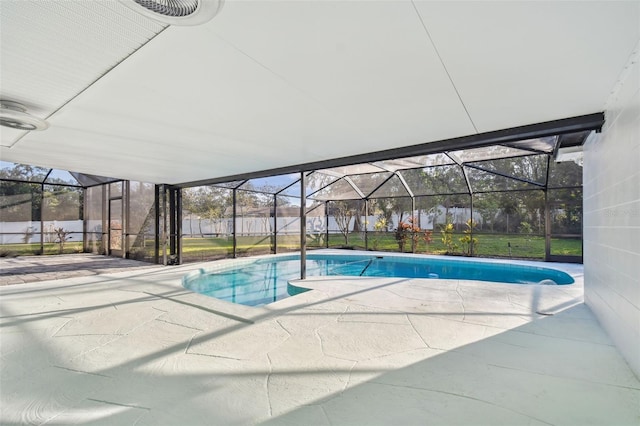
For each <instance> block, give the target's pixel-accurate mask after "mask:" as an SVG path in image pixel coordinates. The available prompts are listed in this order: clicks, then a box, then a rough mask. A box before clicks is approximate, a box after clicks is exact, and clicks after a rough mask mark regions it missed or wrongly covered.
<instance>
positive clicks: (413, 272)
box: [183, 254, 574, 306]
mask: <svg viewBox="0 0 640 426" xmlns="http://www.w3.org/2000/svg"><path fill="white" fill-rule="evenodd" d="M331 275H346V276H364V277H399V278H442V279H462V280H480V281H492V282H501V283H513V284H558V285H562V284H572V283H573V282H574V281H573V278H571V276H570V275H568V274H566V273H564V272H562V271H558V270H555V269H550V268H542V267H537V266H528V265H518V264H508V263H495V262H483V261H479V260H467V259H451V260H449V259H439V258H430V257H425V258H419V257H402V256H371V255H364V254H363V255H331V254H309V255H307V277H312V276H331ZM299 278H300V256H299V255H290V256H278V257H272V258H261V259H256V260H254V261H247V262H243V263H242V264H241V265H234V266H229V267H228V268H226V269H218V270H216V271H215V272H213V271H212V272H208V271H205V270H202V269H201V270H200V271H199V272H197V273H191V274H189V275H187V276H186V277H185V278H184V279H183V285H184V287H185V288H187V289H189V290H191V291H194V292H197V293H201V294H204V295H207V296H211V297H216V298H218V299H222V300H227V301H229V302H234V303H240V304H243V305H249V306H258V305H264V304H267V303H271V302H275V301H277V300H280V299H284V298H286V297H289V296H292V295H295V294H298V293H301V292H304V291H306V289H304V288H300V287H296V286H292V285H290V284H289V281H291V280H296V279H299Z"/></svg>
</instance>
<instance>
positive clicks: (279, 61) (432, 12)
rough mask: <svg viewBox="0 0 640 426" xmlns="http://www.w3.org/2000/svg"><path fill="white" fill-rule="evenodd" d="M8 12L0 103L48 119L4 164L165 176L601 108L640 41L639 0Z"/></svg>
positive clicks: (22, 6) (271, 163)
mask: <svg viewBox="0 0 640 426" xmlns="http://www.w3.org/2000/svg"><path fill="white" fill-rule="evenodd" d="M36 6H37V7H36ZM0 7H1V28H2V29H1V36H2V38H1V40H2V42H1V43H2V44H1V59H2V61H1V63H0V65H1V74H0V95H1V98H2V99H12V100H19V101H22V102H24V103H25V104H26V105H28V106H29V107H31V111H32V112H33V113H34V114H35V115H39V116H42V117H47V116H49V115H50V116H49V118H48V121H49V122H50V128H49V129H48V130H46V131H43V132H28V133H26V134H24V132H17V131H14V130H11V129H7V128H4V127H3V128H2V143H1V146H0V157H1V159H2V160H4V161H13V162H22V163H29V164H33V165H41V166H45V167H55V168H59V169H66V170H71V171H77V172H84V173H91V174H95V175H102V176H113V177H120V178H127V179H132V180H141V181H146V182H153V183H181V182H188V181H196V180H203V179H208V178H216V177H221V176H228V175H235V174H239V173H247V172H254V171H260V170H265V169H271V168H276V167H284V166H289V165H294V164H300V163H306V162H313V161H320V160H326V159H331V158H336V157H343V156H348V155H354V154H362V153H366V152H371V151H377V150H383V149H390V148H396V147H402V146H407V145H413V144H418V143H424V142H431V141H437V140H442V139H448V138H453V137H458V136H466V135H471V134H474V133H482V132H487V131H493V130H499V129H504V128H510V127H515V126H521V125H526V124H533V123H538V122H543V121H549V120H555V119H560V118H565V117H572V116H578V115H583V114H590V113H594V112H599V111H602V110H603V109H604V105H605V102H606V100H607V98H608V95H609V93H610V91H611V89H612V88H613V87H614V85H615V83H616V81H617V79H618V76H619V75H620V73H621V72H622V70H623V68H624V66H625V64H626V63H627V61H628V59H629V57H630V55H631V53H632V51H633V49H634V47H635V46H636V44H637V43H638V41H639V40H640V1H627V2H609V1H604V2H591V1H587V2H538V1H535V2H488V1H483V2H431V1H428V2H421V1H414V2H411V1H400V0H398V1H387V2H385V1H264V0H261V1H233V0H227V2H226V4H225V6H224V7H223V9H222V11H221V13H220V14H219V15H218V16H217V17H215V18H214V19H213V20H212V21H210V22H209V23H207V24H205V25H202V26H198V27H173V26H171V27H167V28H166V29H165V28H164V26H163V25H160V24H158V23H155V22H154V21H151V20H149V19H147V18H144V17H142V16H139V15H137V14H135V13H134V12H132V11H130V10H129V9H128V8H126V7H123V6H122V4H120V3H118V2H117V1H115V0H96V1H91V2H86V1H80V0H78V1H62V0H60V1H49V2H38V1H36V2H30V1H26V0H2V3H1V6H0ZM145 43H146V44H145ZM141 46H142V47H141ZM136 49H138V50H136ZM132 52H133V53H132ZM120 61H122V62H120ZM103 74H104V75H103Z"/></svg>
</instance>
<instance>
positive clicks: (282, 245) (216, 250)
mask: <svg viewBox="0 0 640 426" xmlns="http://www.w3.org/2000/svg"><path fill="white" fill-rule="evenodd" d="M462 237H463V234H454V235H453V242H454V243H455V244H456V245H457V246H458V247H457V248H456V249H455V250H454V253H458V254H462V252H463V244H461V243H460V241H459V239H460V238H462ZM474 237H475V238H477V240H478V242H477V245H476V247H475V249H474V255H476V256H486V257H492V256H499V257H514V258H530V259H544V244H545V242H544V238H543V237H541V236H527V235H495V234H474ZM368 241H369V244H368V247H369V249H371V250H381V251H394V252H397V251H399V247H398V243H397V242H396V240H395V238H394V234H393V233H385V234H376V233H370V234H369V235H368ZM154 244H155V243H154V242H153V240H150V241H148V242H147V247H146V248H145V249H144V251H145V252H146V254H147V255H151V254H152V253H151V252H152V251H153V247H154ZM325 244H326V243H325V241H324V235H322V236H321V237H320V238H318V237H315V236H310V237H309V238H308V240H307V247H308V248H322V247H325ZM509 246H510V247H509ZM329 247H333V248H338V247H348V248H354V249H362V250H364V248H365V240H364V234H363V233H354V234H350V235H349V239H348V242H347V243H345V239H344V236H343V235H342V234H331V235H330V236H329ZM299 248H300V241H299V237H298V236H296V235H291V236H279V237H278V251H279V252H286V251H294V250H298V249H299ZM136 250H138V251H140V250H142V249H141V248H136ZM237 250H238V254H239V255H240V256H248V255H252V254H267V253H270V252H271V238H270V237H268V236H267V237H264V236H261V237H244V236H241V237H238V239H237ZM81 251H82V243H81V242H79V241H74V242H68V243H66V244H65V247H64V253H79V252H81ZM232 251H233V240H232V239H231V237H218V238H214V237H212V238H183V239H182V254H183V259H184V260H187V261H194V260H207V259H214V258H223V257H228V256H231V254H232ZM39 252H40V244H39V243H36V244H5V245H2V246H0V255H4V256H25V255H34V254H39ZM405 252H411V244H410V241H409V242H408V243H407V245H406V246H405ZM58 253H59V245H58V244H56V243H45V245H44V254H58ZM416 253H431V254H446V253H447V247H446V246H445V245H444V244H443V243H442V241H441V236H440V234H434V235H433V236H432V242H431V243H430V244H425V242H424V241H419V242H418V245H417V248H416ZM551 253H552V254H556V255H573V256H580V255H582V241H581V240H580V239H559V238H552V240H551Z"/></svg>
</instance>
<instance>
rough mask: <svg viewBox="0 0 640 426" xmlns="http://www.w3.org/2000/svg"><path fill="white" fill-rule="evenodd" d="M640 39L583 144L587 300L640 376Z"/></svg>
mask: <svg viewBox="0 0 640 426" xmlns="http://www.w3.org/2000/svg"><path fill="white" fill-rule="evenodd" d="M639 52H640V43H639V44H638V45H637V46H636V49H635V51H634V52H633V53H632V55H631V58H630V61H629V63H628V65H627V67H626V68H625V70H624V71H623V72H622V74H621V77H620V79H619V81H618V82H617V84H616V85H615V86H614V88H613V91H612V94H611V95H610V98H609V100H608V102H607V104H606V106H605V118H606V124H605V126H604V128H603V131H602V133H601V134H599V135H595V136H594V137H591V138H590V139H589V140H588V141H587V143H586V144H585V147H584V158H585V160H584V273H585V279H584V283H585V302H586V304H587V305H588V306H589V307H590V308H591V310H592V311H593V312H594V313H595V315H596V316H597V318H598V320H599V321H600V323H601V324H602V326H603V327H604V328H605V330H606V331H607V333H608V334H609V336H610V337H611V338H612V339H613V341H614V343H615V344H616V346H617V347H618V348H619V350H620V352H621V353H622V355H623V356H624V357H625V358H626V360H627V362H628V363H629V365H630V366H631V368H632V369H633V370H634V372H635V373H636V375H638V376H639V377H640V63H639V59H640V53H639Z"/></svg>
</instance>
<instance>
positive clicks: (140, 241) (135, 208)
mask: <svg viewBox="0 0 640 426" xmlns="http://www.w3.org/2000/svg"><path fill="white" fill-rule="evenodd" d="M155 201H156V199H155V185H153V184H150V183H142V182H129V220H128V222H127V224H128V230H127V239H128V241H127V248H128V250H129V258H131V259H136V260H144V261H147V262H151V261H153V260H154V258H155V241H156V238H155V230H156V209H155Z"/></svg>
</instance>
